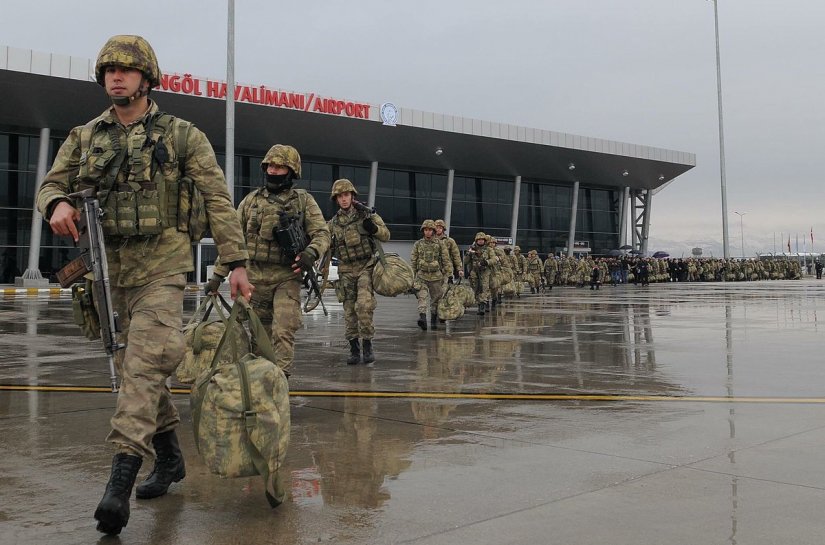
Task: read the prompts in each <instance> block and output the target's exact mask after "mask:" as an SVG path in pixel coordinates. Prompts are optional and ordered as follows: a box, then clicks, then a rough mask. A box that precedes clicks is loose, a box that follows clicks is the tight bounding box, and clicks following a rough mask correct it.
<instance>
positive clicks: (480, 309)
mask: <svg viewBox="0 0 825 545" xmlns="http://www.w3.org/2000/svg"><path fill="white" fill-rule="evenodd" d="M485 306H486V305H485V304H484V303H479V304H478V315H479V316H484V311H485V308H484V307H485Z"/></svg>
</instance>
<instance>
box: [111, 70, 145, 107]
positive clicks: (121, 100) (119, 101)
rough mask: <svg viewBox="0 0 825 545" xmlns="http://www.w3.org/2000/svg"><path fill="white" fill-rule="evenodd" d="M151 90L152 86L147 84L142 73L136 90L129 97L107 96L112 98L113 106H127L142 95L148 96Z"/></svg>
mask: <svg viewBox="0 0 825 545" xmlns="http://www.w3.org/2000/svg"><path fill="white" fill-rule="evenodd" d="M151 92H152V88H151V87H150V86H149V85H148V82H147V80H146V76H145V75H144V76H142V77H141V78H140V85H139V86H138V90H137V91H136V92H135V94H134V95H132V96H129V97H113V96H109V98H110V99H111V100H112V104H114V105H115V106H128V105H129V104H131V103H132V102H134V101H135V100H137V99H139V98H140V97H142V96H146V97H148V96H149V93H151Z"/></svg>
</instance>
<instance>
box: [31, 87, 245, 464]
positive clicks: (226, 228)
mask: <svg viewBox="0 0 825 545" xmlns="http://www.w3.org/2000/svg"><path fill="white" fill-rule="evenodd" d="M150 103H151V106H150V108H149V111H148V112H147V113H146V115H144V116H143V118H142V119H140V120H138V121H136V122H134V123H132V124H130V125H129V126H128V127H124V126H123V125H121V124H120V123H119V122H118V120H117V118H116V117H115V115H114V112H113V109H112V108H110V109H109V110H107V111H105V112H104V113H103V114H102V115H100V116H99V117H97V118H95V119H94V120H92V121H91V122H90V123H89V124H88V125H87V126H92V127H95V129H94V131H93V133H92V137H91V142H90V146H89V149H88V150H86V149H81V142H80V133H81V130H82V129H83V127H75V128H74V129H72V131H71V132H70V133H69V136H68V138H67V139H66V141H65V142H64V143H63V145H62V146H61V147H60V151H59V152H58V154H57V157H56V158H55V161H54V165H53V166H52V169H51V170H50V171H49V173H48V174H46V177H45V179H44V181H43V185H42V186H41V188H40V192H39V193H38V196H37V207H38V210H40V212H41V213H42V214H43V216H44V217H45V218H47V219H48V218H49V217H50V216H51V212H52V210H53V208H54V205H56V204H57V203H58V202H59V201H65V200H67V197H66V195H67V194H68V193H71V192H74V191H76V190H78V189H80V188H84V187H95V188H100V186H101V183H102V182H103V181H104V175H105V172H104V171H103V170H102V169H100V168H96V165H95V163H94V161H95V157H100V156H102V155H103V154H104V153H105V152H106V151H108V150H112V149H113V146H114V145H116V146H119V147H120V149H123V150H127V151H128V152H129V153H133V157H136V158H137V160H139V161H141V162H139V163H135V164H142V166H143V169H144V172H139V171H137V169H136V168H135V166H134V164H132V167H131V169H132V172H129V166H130V162H129V161H124V163H123V168H121V169H120V170H119V171H118V173H117V177H116V180H115V183H116V184H117V187H118V188H124V185H125V184H126V182H128V181H133V180H134V179H135V178H136V177H139V176H140V175H141V174H142V175H143V177H144V178H145V179H146V180H147V181H146V182H144V185H145V186H148V184H151V183H153V182H150V181H148V180H150V179H151V176H150V174H149V169H150V164H151V162H152V161H151V157H150V156H151V154H152V146H148V147H147V148H146V149H143V150H139V151H138V150H137V149H136V148H135V147H134V146H132V143H134V142H137V141H140V142H141V143H142V142H143V141H144V140H146V138H147V135H146V124H147V123H148V122H149V120H150V119H151V118H152V117H153V116H155V115H156V114H157V113H158V107H157V105H156V104H155V103H153V102H151V101H150ZM175 123H177V120H176V122H175ZM170 130H174V129H170ZM113 136H116V137H117V139H118V140H117V143H116V144H114V143H113V141H112V139H111V138H112V137H113ZM166 141H167V142H172V141H174V138H173V137H171V138H170V139H167V140H166ZM186 148H187V155H186V162H185V165H184V166H183V170H184V173H185V175H186V176H188V177H190V178H192V180H193V181H194V183H195V185H196V186H197V188H198V189H199V190H200V191H201V193H202V194H203V196H204V199H205V201H206V210H207V214H208V217H209V222H210V227H211V231H212V235H213V237H214V239H215V242H216V244H217V247H218V252H219V254H220V255H221V257H222V258H223V259H224V261H225V262H227V263H238V262H241V263H243V262H244V260H246V259H247V257H248V255H247V252H246V250H245V249H244V242H243V235H242V233H241V230H240V226H239V225H238V220H237V218H236V216H235V211H234V210H233V208H232V201H231V200H230V198H229V193H228V191H227V189H226V182H225V181H224V177H223V172H222V171H221V169H220V167H219V166H218V164H217V162H216V160H215V154H214V152H213V151H212V147H211V146H210V145H209V142H208V141H207V139H206V136H205V135H204V134H203V133H202V132H201V131H199V130H198V129H197V128H195V127H191V128H190V129H189V131H188V137H187V140H186ZM90 150H91V151H90ZM98 150H100V151H98ZM169 154H170V155H169V159H168V162H167V163H166V164H164V165H162V167H161V168H162V170H163V176H164V177H165V178H166V179H167V182H168V183H169V185H171V183H172V182H173V181H176V180H177V179H178V178H179V176H180V173H179V171H178V168H177V166H178V165H177V157H176V156H175V150H172V149H170V150H169ZM84 163H85V164H87V166H88V168H87V169H84V170H87V171H88V174H87V175H86V176H85V177H83V178H81V177H79V176H78V174H79V172H80V170H81V168H82V167H83V164H84ZM124 189H125V188H124ZM121 193H128V191H123V192H121ZM99 196H100V200H101V206H103V204H102V203H103V202H104V198H105V197H104V196H103V194H101V193H99ZM104 239H105V242H106V257H107V260H108V266H109V277H110V282H111V286H112V299H113V302H114V304H115V310H116V311H117V312H118V314H119V315H120V317H121V320H122V321H123V332H122V336H121V338H122V339H125V342H126V344H127V348H126V350H125V351H124V350H121V351H118V352H117V356H118V357H117V358H116V363H117V364H118V371H119V373H120V375H121V377H122V384H121V389H120V393H119V395H118V402H117V411H116V412H115V415H114V417H112V433H111V434H109V437H108V440H109V441H110V442H112V443H115V444H116V445H118V448H119V451H120V452H129V453H133V454H135V455H138V456H141V457H144V456H151V455H152V453H153V450H152V447H151V446H150V441H151V439H152V436H153V435H155V433H163V432H165V431H169V430H171V429H174V428H175V427H177V425H178V422H179V418H178V413H177V411H176V409H175V406H174V404H173V403H172V401H171V398H170V394H169V390H168V389H167V388H166V384H165V382H166V379H167V378H168V377H169V376H170V375H171V374H172V373H173V372H174V370H175V368H176V367H177V365H178V363H180V360H181V359H182V357H183V335H182V334H181V328H182V314H183V288H184V286H185V284H186V276H185V273H187V272H190V271H192V270H193V269H194V267H193V257H192V246H191V241H190V238H189V234H188V233H185V232H180V231H178V229H177V227H176V226H165V227H164V228H163V230H162V232H161V233H160V234H157V235H149V236H143V235H139V236H114V235H109V234H107V233H104Z"/></svg>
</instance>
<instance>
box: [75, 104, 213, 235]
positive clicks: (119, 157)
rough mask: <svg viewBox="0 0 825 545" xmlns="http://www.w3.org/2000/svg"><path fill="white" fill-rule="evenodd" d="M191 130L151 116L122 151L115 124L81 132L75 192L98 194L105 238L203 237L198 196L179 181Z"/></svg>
mask: <svg viewBox="0 0 825 545" xmlns="http://www.w3.org/2000/svg"><path fill="white" fill-rule="evenodd" d="M191 126H192V124H191V123H189V122H187V121H183V120H181V119H177V118H175V117H173V116H171V115H169V114H165V113H162V112H156V113H155V114H153V115H152V116H150V117H149V118H148V120H147V121H146V122H145V124H144V128H145V134H135V135H131V136H127V138H126V144H127V145H126V147H125V148H124V147H123V144H122V142H121V130H120V129H119V128H118V127H117V126H116V125H110V126H109V127H105V128H104V127H103V126H102V121H101V120H100V119H97V120H93V121H91V122H90V123H88V124H86V125H85V126H84V127H83V128H82V129H81V130H80V162H79V170H78V176H77V179H76V180H75V184H76V187H77V188H78V190H82V189H86V188H88V187H94V188H96V189H97V197H98V200H99V201H100V207H101V209H102V211H103V215H102V220H101V226H102V228H103V234H104V235H105V236H108V237H132V236H147V237H148V236H156V235H159V234H161V233H162V232H163V230H164V229H166V228H168V227H176V228H177V229H178V231H181V232H188V233H189V235H190V237H191V238H192V239H193V240H200V239H201V238H202V237H203V234H204V232H205V230H206V228H207V220H206V211H205V204H204V201H203V196H202V195H201V194H200V191H199V190H198V189H197V188H196V187H195V184H194V182H193V181H192V180H191V179H190V178H188V177H182V173H183V172H184V170H185V163H186V154H187V149H186V148H187V145H186V142H187V138H188V134H189V129H190V128H191ZM104 131H105V132H106V135H105V136H103V137H102V138H100V135H101V133H102V132H104ZM93 145H94V146H93ZM121 173H122V174H121Z"/></svg>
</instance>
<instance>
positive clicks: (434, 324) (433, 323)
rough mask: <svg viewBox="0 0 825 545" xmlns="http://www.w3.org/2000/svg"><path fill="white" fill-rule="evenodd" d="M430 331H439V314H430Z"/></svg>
mask: <svg viewBox="0 0 825 545" xmlns="http://www.w3.org/2000/svg"><path fill="white" fill-rule="evenodd" d="M430 329H438V313H437V312H432V313H430Z"/></svg>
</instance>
